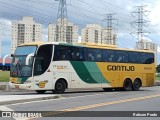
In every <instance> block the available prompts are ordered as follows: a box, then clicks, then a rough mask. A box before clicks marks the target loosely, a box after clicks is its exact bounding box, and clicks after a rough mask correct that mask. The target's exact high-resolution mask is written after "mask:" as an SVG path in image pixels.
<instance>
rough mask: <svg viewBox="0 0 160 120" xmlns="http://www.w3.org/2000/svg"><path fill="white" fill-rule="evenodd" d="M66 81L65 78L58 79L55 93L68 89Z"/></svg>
mask: <svg viewBox="0 0 160 120" xmlns="http://www.w3.org/2000/svg"><path fill="white" fill-rule="evenodd" d="M66 87H67V85H66V83H65V81H64V80H58V81H57V82H56V84H55V90H53V91H52V92H53V93H58V94H60V93H64V91H65V90H66Z"/></svg>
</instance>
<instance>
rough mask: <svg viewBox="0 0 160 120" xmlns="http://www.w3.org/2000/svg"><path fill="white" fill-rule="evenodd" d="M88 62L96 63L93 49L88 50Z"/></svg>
mask: <svg viewBox="0 0 160 120" xmlns="http://www.w3.org/2000/svg"><path fill="white" fill-rule="evenodd" d="M87 58H88V61H95V56H94V50H93V49H90V48H89V49H88V56H87Z"/></svg>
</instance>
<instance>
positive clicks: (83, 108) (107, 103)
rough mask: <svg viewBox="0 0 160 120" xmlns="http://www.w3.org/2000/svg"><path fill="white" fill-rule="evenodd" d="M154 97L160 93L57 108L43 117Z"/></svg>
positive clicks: (159, 95)
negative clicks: (61, 108)
mask: <svg viewBox="0 0 160 120" xmlns="http://www.w3.org/2000/svg"><path fill="white" fill-rule="evenodd" d="M156 97H160V94H155V95H150V96H143V97H138V98H128V99H123V100H117V101H110V102H103V103H98V104H91V105H85V106H79V107H74V108H68V109H63V110H58V111H57V112H54V113H53V112H49V113H45V114H43V117H46V116H49V115H57V114H62V113H66V112H72V111H79V110H85V109H91V108H96V107H101V106H107V105H113V104H119V103H126V102H133V101H138V100H145V99H151V98H156Z"/></svg>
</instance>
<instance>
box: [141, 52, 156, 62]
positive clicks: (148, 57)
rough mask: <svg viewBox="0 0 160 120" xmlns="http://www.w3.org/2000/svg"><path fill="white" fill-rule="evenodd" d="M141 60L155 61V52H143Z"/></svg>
mask: <svg viewBox="0 0 160 120" xmlns="http://www.w3.org/2000/svg"><path fill="white" fill-rule="evenodd" d="M141 62H142V63H143V64H151V63H154V54H153V53H141Z"/></svg>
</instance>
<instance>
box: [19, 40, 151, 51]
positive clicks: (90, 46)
mask: <svg viewBox="0 0 160 120" xmlns="http://www.w3.org/2000/svg"><path fill="white" fill-rule="evenodd" d="M44 44H53V45H64V46H79V47H88V48H99V49H112V50H124V51H137V52H152V53H154V52H153V51H151V50H149V49H144V50H136V49H129V48H118V47H117V46H115V45H107V44H96V43H86V42H83V43H73V44H71V43H67V42H31V43H25V44H21V45H19V46H28V45H37V46H41V45H44Z"/></svg>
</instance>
